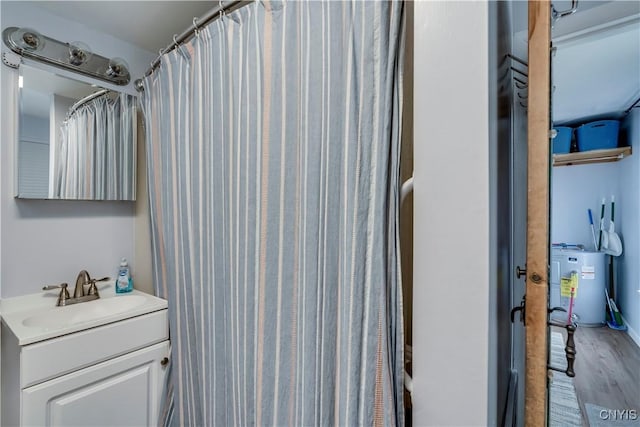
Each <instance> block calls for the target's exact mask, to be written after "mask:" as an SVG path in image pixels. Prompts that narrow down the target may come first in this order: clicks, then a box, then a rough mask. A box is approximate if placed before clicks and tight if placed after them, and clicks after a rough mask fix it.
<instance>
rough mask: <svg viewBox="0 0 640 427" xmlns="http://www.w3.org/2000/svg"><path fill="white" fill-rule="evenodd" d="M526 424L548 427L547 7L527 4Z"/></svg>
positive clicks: (543, 2)
mask: <svg viewBox="0 0 640 427" xmlns="http://www.w3.org/2000/svg"><path fill="white" fill-rule="evenodd" d="M528 9H529V37H528V42H529V47H528V51H529V55H528V56H529V57H528V61H529V67H528V71H529V78H528V83H529V85H528V89H529V90H528V93H529V98H528V123H527V141H528V143H527V145H528V150H527V152H528V161H527V167H528V172H527V174H528V175H527V176H528V179H527V278H526V295H527V300H526V314H525V322H526V323H525V325H526V328H525V336H526V338H525V343H526V344H525V345H526V350H525V351H526V370H525V372H526V373H525V425H527V426H542V425H546V424H547V354H548V349H547V345H548V332H547V331H548V329H547V307H548V301H547V300H548V294H549V291H548V289H549V284H548V280H549V267H548V266H549V129H550V97H551V96H550V93H551V92H550V81H551V76H550V74H551V71H550V70H551V68H550V66H551V64H550V61H551V60H550V47H551V4H550V1H549V0H540V1H531V0H530V1H529V4H528Z"/></svg>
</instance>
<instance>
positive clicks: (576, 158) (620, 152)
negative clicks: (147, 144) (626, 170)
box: [553, 147, 631, 166]
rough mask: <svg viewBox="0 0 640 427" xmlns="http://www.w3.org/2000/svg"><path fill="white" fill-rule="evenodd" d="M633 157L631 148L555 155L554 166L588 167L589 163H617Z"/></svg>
mask: <svg viewBox="0 0 640 427" xmlns="http://www.w3.org/2000/svg"><path fill="white" fill-rule="evenodd" d="M630 155H631V147H619V148H610V149H606V150H591V151H583V152H579V153H568V154H554V155H553V166H572V165H586V164H589V163H606V162H617V161H618V160H622V159H624V158H625V157H629V156H630Z"/></svg>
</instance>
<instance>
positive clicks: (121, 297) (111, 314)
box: [0, 281, 168, 345]
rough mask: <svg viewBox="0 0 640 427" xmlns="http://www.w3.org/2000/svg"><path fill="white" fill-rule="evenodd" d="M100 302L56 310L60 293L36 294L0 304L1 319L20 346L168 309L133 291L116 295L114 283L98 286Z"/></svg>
mask: <svg viewBox="0 0 640 427" xmlns="http://www.w3.org/2000/svg"><path fill="white" fill-rule="evenodd" d="M98 290H99V292H100V298H99V299H97V300H94V301H89V302H82V303H78V304H73V305H68V306H65V307H57V306H56V302H57V299H58V293H59V290H53V291H47V292H39V293H37V294H30V295H23V296H19V297H13V298H5V299H2V300H0V317H2V322H3V323H4V324H5V325H6V326H7V327H9V329H11V331H12V332H13V334H14V335H15V336H16V338H17V340H18V344H19V345H27V344H32V343H35V342H38V341H43V340H47V339H50V338H55V337H58V336H61V335H67V334H70V333H73V332H78V331H82V330H85V329H90V328H95V327H97V326H102V325H106V324H109V323H113V322H117V321H120V320H124V319H129V318H132V317H137V316H141V315H144V314H147V313H151V312H154V311H158V310H164V309H166V308H167V307H168V304H167V301H166V300H164V299H161V298H158V297H155V296H153V295H149V294H146V293H144V292H140V291H137V290H135V289H134V290H133V291H132V292H130V293H126V294H116V293H115V282H114V281H108V282H104V283H102V284H99V285H98Z"/></svg>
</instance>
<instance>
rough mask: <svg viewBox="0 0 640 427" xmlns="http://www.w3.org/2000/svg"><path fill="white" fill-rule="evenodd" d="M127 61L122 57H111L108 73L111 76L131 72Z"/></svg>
mask: <svg viewBox="0 0 640 427" xmlns="http://www.w3.org/2000/svg"><path fill="white" fill-rule="evenodd" d="M128 68H129V67H128V64H127V61H125V60H124V59H122V58H117V57H116V58H111V59H110V60H109V67H108V68H107V75H108V76H109V77H120V76H123V75H125V74H127V73H128V72H129V70H128Z"/></svg>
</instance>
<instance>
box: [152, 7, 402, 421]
mask: <svg viewBox="0 0 640 427" xmlns="http://www.w3.org/2000/svg"><path fill="white" fill-rule="evenodd" d="M401 45H402V3H401V2H330V1H326V2H324V1H323V2H317V1H312V2H308V1H290V2H266V1H265V2H256V3H252V4H250V5H248V6H245V7H243V8H240V9H238V10H236V11H234V12H233V13H229V14H226V15H225V16H222V17H221V18H220V19H218V20H215V21H213V22H212V23H211V24H209V25H208V26H206V27H205V28H201V29H200V31H199V33H198V34H197V36H196V37H194V38H193V39H192V40H191V41H190V42H188V43H186V44H185V45H183V46H181V47H179V48H177V49H175V50H173V51H171V52H169V53H167V54H165V55H163V57H162V62H161V64H160V68H159V69H158V70H157V71H156V72H155V73H154V74H152V75H151V76H149V77H147V78H145V80H144V82H143V83H144V94H143V97H142V104H143V111H144V115H145V123H146V138H147V153H148V154H147V160H148V164H149V170H148V174H149V175H148V176H149V196H150V209H151V226H152V247H153V265H154V278H155V286H156V292H157V294H158V295H159V296H161V297H164V298H166V299H168V301H169V317H170V331H171V345H172V362H171V375H170V385H169V387H168V396H167V402H166V404H165V408H164V409H165V414H164V415H163V419H162V420H161V422H164V423H166V424H170V425H193V426H205V425H207V426H213V425H219V426H228V425H258V426H262V425H343V426H344V425H356V424H365V425H379V426H382V425H385V426H392V425H403V424H404V410H403V385H402V378H403V337H402V330H403V328H402V307H401V286H400V283H399V281H400V279H399V271H398V270H399V267H398V266H399V260H398V179H399V178H398V172H399V168H398V161H399V159H398V157H399V148H400V144H399V138H400V135H399V132H400V121H401V107H400V106H401V93H402V79H401V72H402V70H401V68H400V67H401V64H402V58H401V57H402V46H401Z"/></svg>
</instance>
